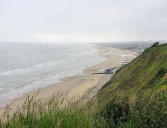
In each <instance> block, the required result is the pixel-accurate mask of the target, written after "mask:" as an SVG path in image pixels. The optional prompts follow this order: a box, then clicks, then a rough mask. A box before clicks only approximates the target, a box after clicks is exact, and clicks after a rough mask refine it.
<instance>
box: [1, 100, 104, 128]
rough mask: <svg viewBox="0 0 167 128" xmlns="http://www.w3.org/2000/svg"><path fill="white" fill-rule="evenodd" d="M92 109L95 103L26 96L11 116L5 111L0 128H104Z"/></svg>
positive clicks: (102, 121)
mask: <svg viewBox="0 0 167 128" xmlns="http://www.w3.org/2000/svg"><path fill="white" fill-rule="evenodd" d="M94 110H95V104H94V107H88V106H82V107H81V106H80V105H78V104H77V103H75V104H74V103H71V102H69V103H68V104H66V105H64V99H59V100H57V99H55V98H53V99H52V100H51V101H50V102H49V103H47V104H43V103H41V102H40V100H38V101H37V100H35V99H34V97H28V98H27V99H26V101H25V103H24V104H23V106H22V107H21V108H19V109H18V110H17V111H16V112H14V114H12V116H10V113H5V116H4V120H1V122H0V128H105V127H106V125H105V122H104V120H102V119H99V118H95V116H94ZM96 110H97V109H96Z"/></svg>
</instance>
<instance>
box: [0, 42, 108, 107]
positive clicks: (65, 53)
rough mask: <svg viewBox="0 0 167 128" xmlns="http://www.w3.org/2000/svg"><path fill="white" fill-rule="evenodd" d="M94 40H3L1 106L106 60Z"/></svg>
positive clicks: (0, 49)
mask: <svg viewBox="0 0 167 128" xmlns="http://www.w3.org/2000/svg"><path fill="white" fill-rule="evenodd" d="M96 47H97V46H96V45H95V44H62V43H58V44H57V43H0V107H3V106H5V105H6V104H8V103H10V101H11V100H12V99H15V98H18V97H20V96H22V95H23V94H24V93H27V92H30V91H33V90H36V89H39V88H44V87H46V86H49V85H51V84H55V83H58V82H61V78H64V77H68V76H74V75H78V74H79V75H82V74H83V70H84V69H85V68H88V67H90V66H93V65H95V64H98V63H100V62H102V61H104V60H105V59H106V58H104V57H101V56H99V55H98V49H97V48H96Z"/></svg>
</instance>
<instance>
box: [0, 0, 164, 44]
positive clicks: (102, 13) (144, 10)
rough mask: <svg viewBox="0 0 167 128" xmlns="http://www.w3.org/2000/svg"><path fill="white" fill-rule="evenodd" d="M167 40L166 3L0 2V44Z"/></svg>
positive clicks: (131, 0) (103, 0) (122, 0)
mask: <svg viewBox="0 0 167 128" xmlns="http://www.w3.org/2000/svg"><path fill="white" fill-rule="evenodd" d="M132 40H167V0H0V41H1V42H2V41H10V42H110V41H132Z"/></svg>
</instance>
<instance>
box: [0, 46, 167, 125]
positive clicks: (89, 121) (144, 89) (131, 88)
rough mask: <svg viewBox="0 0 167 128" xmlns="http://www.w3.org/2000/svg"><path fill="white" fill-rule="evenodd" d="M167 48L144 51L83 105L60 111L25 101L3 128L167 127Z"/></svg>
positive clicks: (52, 105)
mask: <svg viewBox="0 0 167 128" xmlns="http://www.w3.org/2000/svg"><path fill="white" fill-rule="evenodd" d="M166 88H167V44H162V45H159V44H158V43H156V44H154V45H152V46H151V47H150V48H148V49H146V50H145V51H144V52H143V53H141V55H139V56H138V57H137V58H135V59H134V60H133V61H132V62H130V63H129V64H127V65H124V66H123V67H121V68H120V69H119V70H117V71H116V73H115V75H114V76H113V77H112V78H111V80H110V81H109V82H108V83H106V84H105V85H104V86H103V87H102V88H101V89H100V91H99V92H98V93H97V95H96V96H95V97H94V98H93V99H92V100H91V101H90V102H89V103H88V104H86V105H83V106H80V105H78V104H77V103H75V104H68V105H67V106H65V107H62V106H61V107H60V106H59V103H60V102H61V101H59V102H55V99H53V100H52V101H51V102H49V104H46V105H43V104H41V103H40V102H36V101H33V98H28V99H27V101H26V102H25V105H24V106H23V108H24V111H20V110H19V111H18V112H16V113H15V114H14V116H13V117H11V118H7V120H5V121H4V122H1V123H0V126H1V127H2V128H3V127H12V128H20V127H32V128H34V127H35V128H53V127H59V128H117V127H118V128H148V127H152V128H154V127H161V128H164V127H166V126H167V122H166V119H167V95H166V94H167V92H166Z"/></svg>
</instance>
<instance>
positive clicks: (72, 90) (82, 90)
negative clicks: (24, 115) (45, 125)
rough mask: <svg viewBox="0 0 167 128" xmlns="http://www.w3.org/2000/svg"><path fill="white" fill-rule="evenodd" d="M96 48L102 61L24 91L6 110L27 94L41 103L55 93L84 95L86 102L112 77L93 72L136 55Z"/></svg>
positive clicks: (126, 51) (111, 49) (17, 103)
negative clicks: (57, 79)
mask: <svg viewBox="0 0 167 128" xmlns="http://www.w3.org/2000/svg"><path fill="white" fill-rule="evenodd" d="M97 48H98V49H99V53H98V54H99V55H100V56H103V57H106V60H105V61H104V62H102V63H99V64H96V65H94V66H91V67H89V68H87V69H85V70H84V73H83V75H77V76H71V77H66V78H63V79H62V80H61V82H60V83H57V84H53V85H50V86H47V87H46V88H41V89H38V90H35V91H33V92H30V93H26V94H24V95H23V96H22V97H20V98H17V99H15V100H12V101H11V103H10V104H9V105H8V111H9V112H11V113H13V112H14V111H16V110H17V108H18V107H19V106H22V104H23V103H24V101H25V100H26V98H27V96H28V95H29V96H34V95H37V94H38V95H37V96H36V99H40V100H41V102H42V103H47V102H48V101H49V100H51V99H52V98H53V96H57V95H61V96H63V97H66V98H67V99H68V100H74V101H77V100H79V99H80V98H83V97H84V99H86V100H84V102H86V101H87V100H89V99H91V98H92V97H93V96H94V95H95V94H96V93H97V91H98V90H99V89H100V88H101V87H102V86H103V85H104V84H105V83H106V82H107V81H109V79H110V78H111V77H112V74H95V73H97V72H99V71H100V70H101V71H102V70H104V69H106V68H114V67H120V66H121V65H122V64H123V63H125V62H127V61H128V62H129V61H131V60H132V59H134V58H135V57H136V56H137V54H136V53H135V52H132V51H128V50H121V49H117V48H111V47H109V48H107V47H100V46H99V47H98V46H97ZM85 61H86V60H85ZM115 70H116V69H115ZM74 97H75V98H74ZM4 111H5V108H1V109H0V116H3V113H4Z"/></svg>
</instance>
